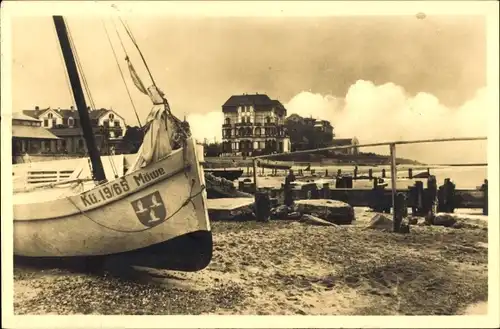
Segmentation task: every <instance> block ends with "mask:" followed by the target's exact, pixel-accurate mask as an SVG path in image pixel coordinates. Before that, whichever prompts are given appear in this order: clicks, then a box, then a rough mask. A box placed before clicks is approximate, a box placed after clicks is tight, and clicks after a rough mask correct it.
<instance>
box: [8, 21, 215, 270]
mask: <svg viewBox="0 0 500 329" xmlns="http://www.w3.org/2000/svg"><path fill="white" fill-rule="evenodd" d="M53 22H54V26H55V29H56V32H57V36H58V40H59V44H60V47H61V50H62V54H63V58H64V62H65V65H66V70H67V72H68V76H69V78H70V79H69V80H70V84H71V89H72V92H73V97H74V100H75V104H76V105H77V110H78V113H79V115H80V119H81V127H82V132H83V135H84V138H85V142H86V146H87V150H88V154H89V160H90V162H91V168H89V169H91V178H86V177H85V175H82V174H81V170H75V173H74V174H73V175H70V177H69V178H68V179H65V180H63V181H62V182H59V183H57V184H42V185H40V184H38V185H36V186H35V187H34V188H25V189H21V190H20V191H18V192H17V193H16V192H15V193H14V198H13V200H14V205H13V207H14V209H13V210H14V212H13V213H14V255H15V256H19V257H26V258H37V259H54V258H55V259H67V258H69V259H75V258H81V257H83V258H92V257H106V256H109V255H115V256H116V255H122V256H125V258H126V259H127V260H129V261H131V262H132V263H133V265H137V266H145V267H155V268H161V269H171V270H179V271H198V270H201V269H203V268H205V267H206V266H207V265H208V264H209V263H210V261H211V258H212V234H211V229H210V222H209V218H208V210H207V196H206V190H205V181H204V174H203V168H202V166H201V165H200V161H199V154H198V152H199V151H198V149H197V147H196V143H195V141H194V139H193V138H192V137H191V135H190V133H189V132H187V131H186V130H185V129H184V128H183V126H182V125H181V124H180V123H181V121H179V119H177V118H176V117H175V116H174V115H173V114H172V112H171V111H170V106H169V104H168V101H167V100H166V98H165V96H164V94H163V92H162V91H161V90H160V89H159V88H158V87H157V86H156V84H155V83H154V80H153V79H152V75H151V73H150V76H151V79H152V81H153V84H152V85H151V86H150V87H149V88H144V85H143V84H142V81H141V80H140V79H139V76H138V75H137V73H136V72H135V70H134V69H133V66H132V64H131V63H130V62H128V65H129V69H130V73H131V76H132V79H133V80H134V84H135V85H136V86H137V87H138V88H139V89H140V90H141V91H142V92H143V93H145V94H147V95H148V96H149V98H150V99H151V102H152V103H153V106H152V109H151V111H150V113H149V115H148V117H147V122H146V124H145V126H144V129H145V135H144V139H143V143H142V146H141V147H140V149H139V151H138V153H137V154H129V155H125V156H122V157H119V159H121V160H122V161H124V164H122V167H126V168H127V169H126V172H123V173H119V174H116V173H115V175H114V177H109V176H110V175H109V174H108V175H106V173H105V170H104V169H103V162H102V159H101V156H100V153H99V150H98V148H97V147H96V143H95V140H94V136H93V132H92V127H91V122H90V119H89V113H88V111H87V104H86V100H85V96H84V93H83V89H82V85H81V81H80V74H79V71H78V67H77V65H76V64H75V63H76V62H75V56H74V53H73V47H74V46H72V43H71V42H72V40H71V39H70V37H71V35H69V36H68V27H67V25H66V21H65V19H64V18H63V17H62V16H53ZM127 32H128V31H127ZM129 36H130V37H131V38H132V36H131V35H130V34H129ZM133 42H134V44H136V43H135V40H133ZM136 47H137V50H139V48H138V46H137V44H136ZM139 52H140V50H139ZM141 58H142V59H143V61H144V64H145V65H146V67H147V64H146V62H145V60H144V57H143V56H142V53H141ZM127 61H129V59H128V56H127ZM80 70H81V69H80ZM148 72H149V68H148ZM61 161H64V160H61ZM57 162H58V161H53V163H52V164H50V165H52V166H54V167H57V166H58V164H57ZM32 165H33V164H32ZM46 165H47V164H46ZM73 169H75V168H73ZM124 171H125V170H124Z"/></svg>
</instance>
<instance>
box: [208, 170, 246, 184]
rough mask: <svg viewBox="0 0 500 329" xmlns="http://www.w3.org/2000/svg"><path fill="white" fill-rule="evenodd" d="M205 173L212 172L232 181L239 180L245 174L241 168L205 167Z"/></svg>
mask: <svg viewBox="0 0 500 329" xmlns="http://www.w3.org/2000/svg"><path fill="white" fill-rule="evenodd" d="M205 173H209V174H212V175H214V176H216V177H222V178H225V179H227V180H230V181H234V180H237V179H238V178H240V177H241V175H243V170H241V169H227V170H226V169H205Z"/></svg>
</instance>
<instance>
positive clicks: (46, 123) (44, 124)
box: [43, 119, 49, 127]
mask: <svg viewBox="0 0 500 329" xmlns="http://www.w3.org/2000/svg"><path fill="white" fill-rule="evenodd" d="M43 126H44V127H48V126H49V120H48V119H44V120H43Z"/></svg>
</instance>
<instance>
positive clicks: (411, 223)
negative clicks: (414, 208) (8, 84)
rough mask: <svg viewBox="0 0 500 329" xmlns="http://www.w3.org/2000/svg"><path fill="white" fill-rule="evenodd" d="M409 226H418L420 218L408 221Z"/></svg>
mask: <svg viewBox="0 0 500 329" xmlns="http://www.w3.org/2000/svg"><path fill="white" fill-rule="evenodd" d="M408 224H410V225H417V224H418V217H416V216H413V217H410V218H409V219H408Z"/></svg>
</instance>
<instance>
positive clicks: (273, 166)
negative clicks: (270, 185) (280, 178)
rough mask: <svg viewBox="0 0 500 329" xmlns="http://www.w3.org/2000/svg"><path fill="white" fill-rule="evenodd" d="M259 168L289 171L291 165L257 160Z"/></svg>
mask: <svg viewBox="0 0 500 329" xmlns="http://www.w3.org/2000/svg"><path fill="white" fill-rule="evenodd" d="M258 165H259V167H261V168H267V169H279V170H289V169H290V168H292V164H291V163H289V162H284V161H271V160H259V162H258Z"/></svg>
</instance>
